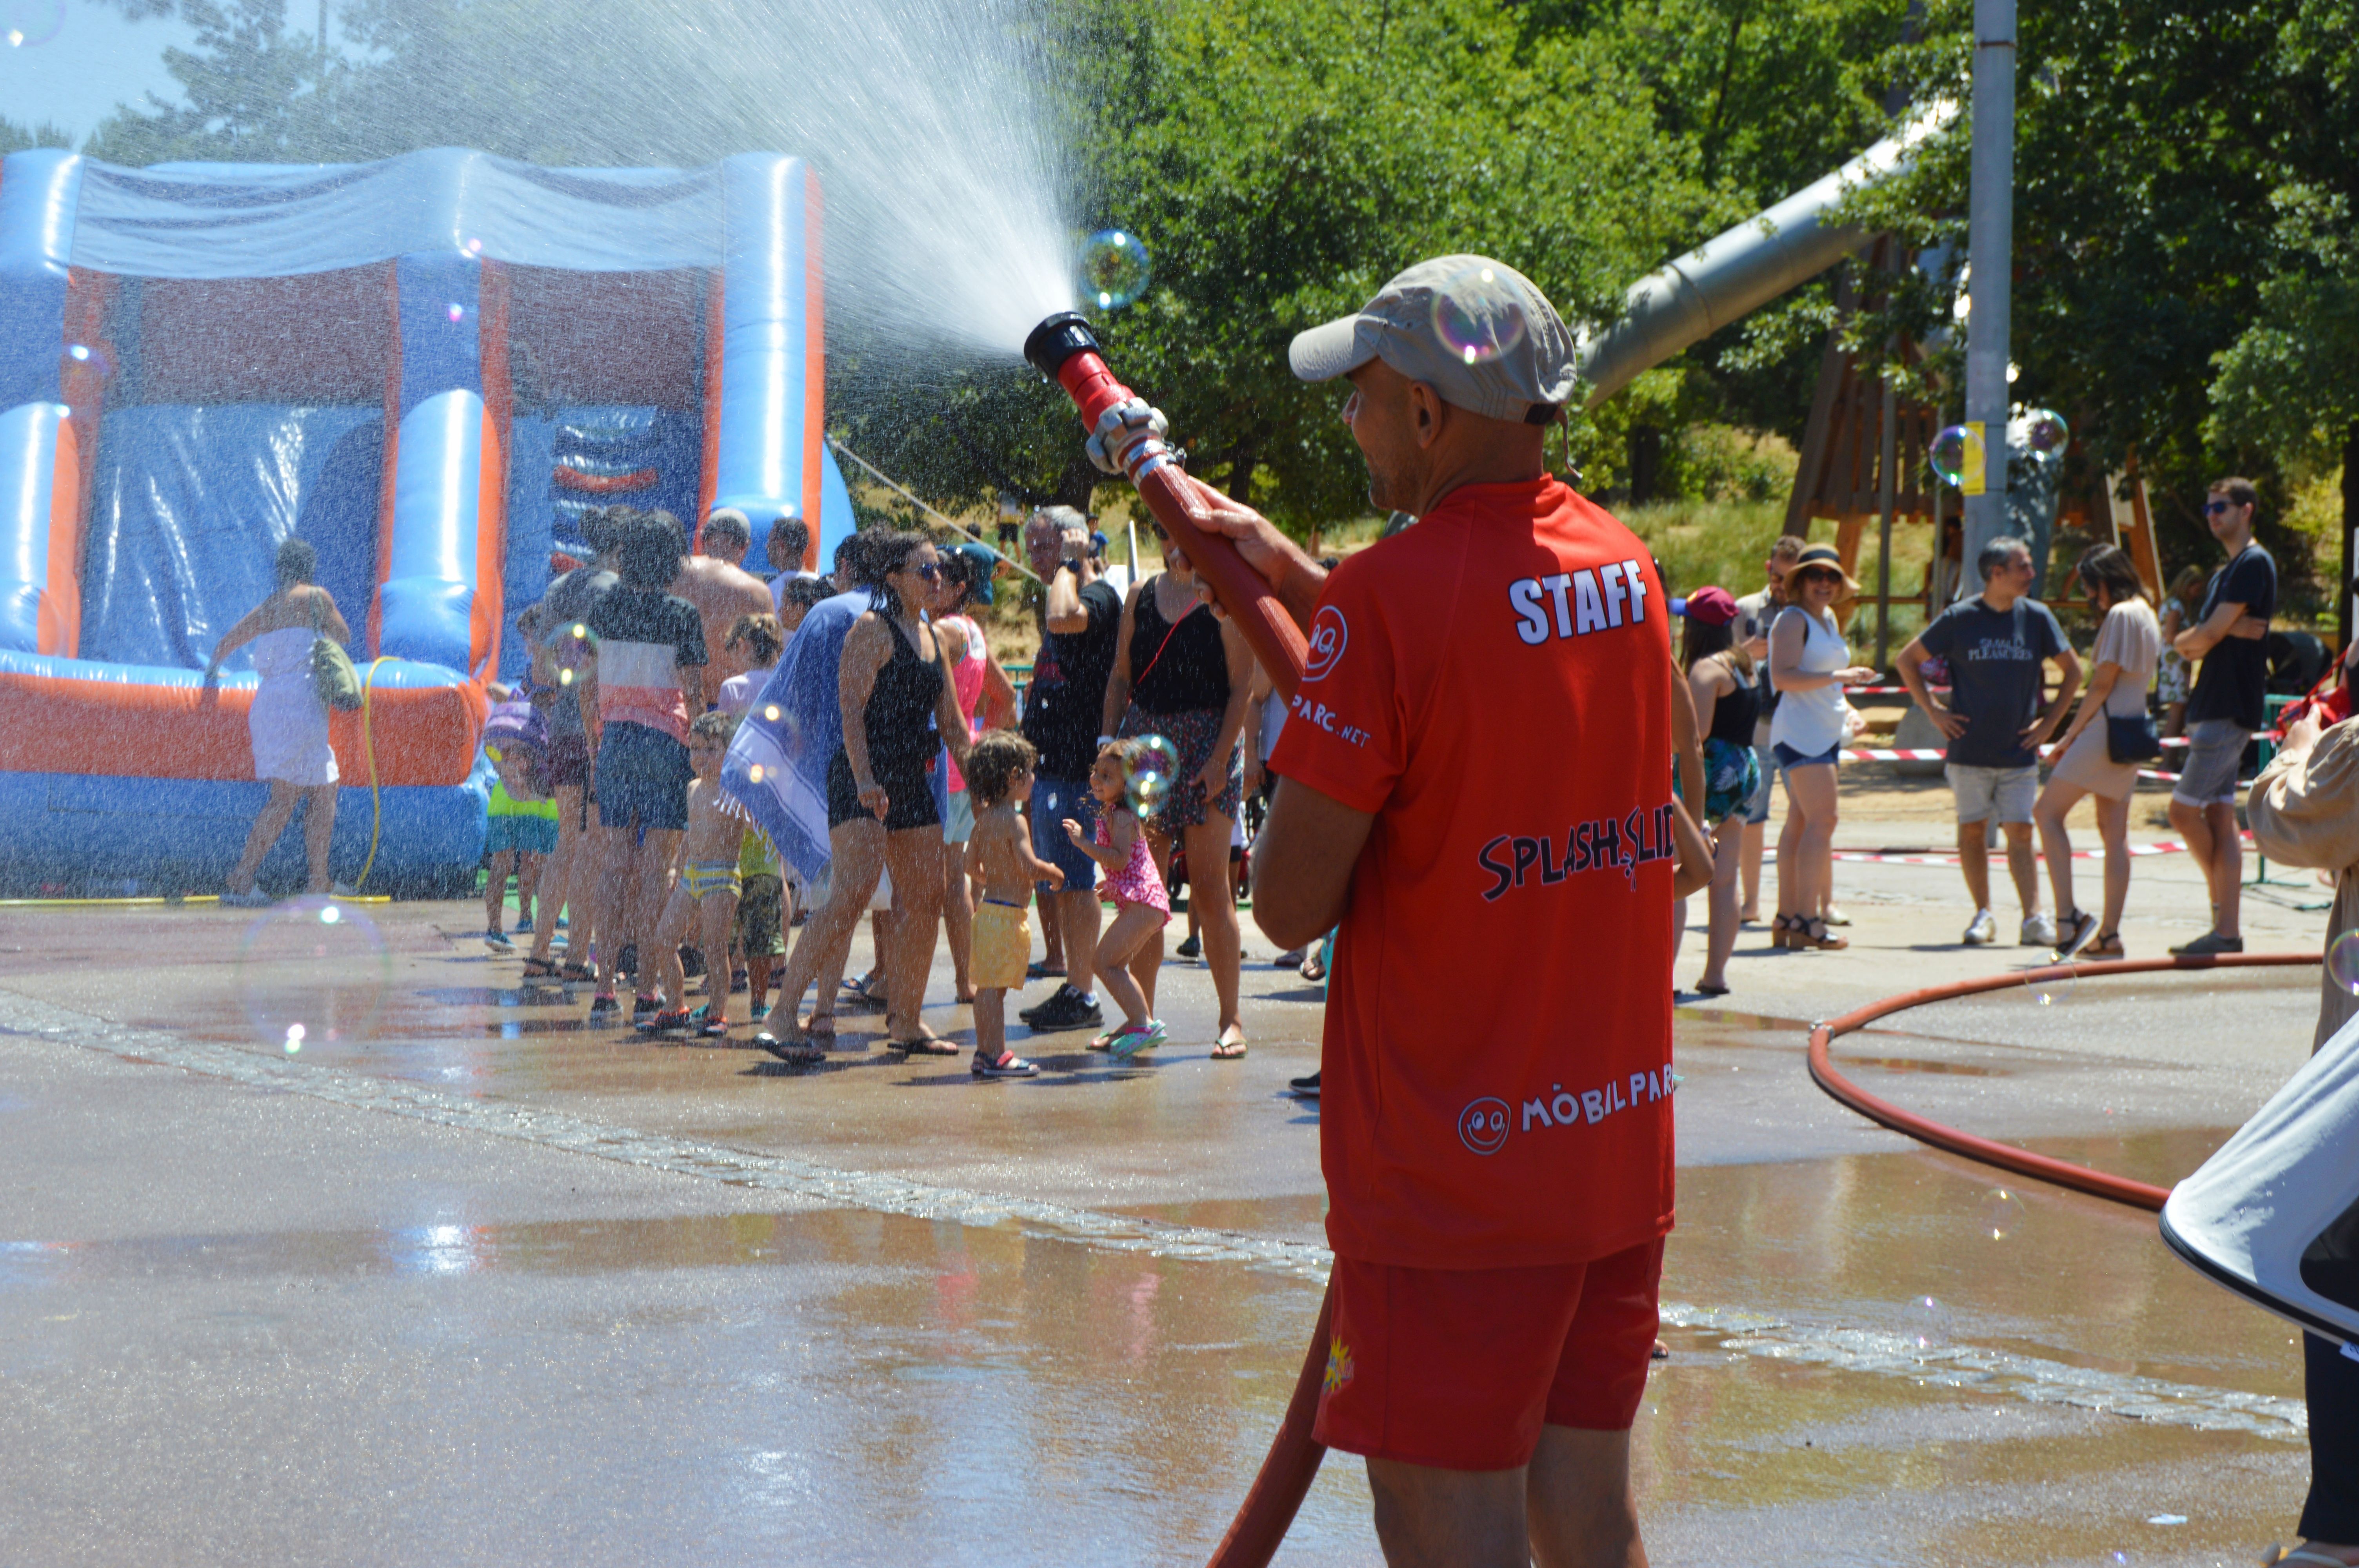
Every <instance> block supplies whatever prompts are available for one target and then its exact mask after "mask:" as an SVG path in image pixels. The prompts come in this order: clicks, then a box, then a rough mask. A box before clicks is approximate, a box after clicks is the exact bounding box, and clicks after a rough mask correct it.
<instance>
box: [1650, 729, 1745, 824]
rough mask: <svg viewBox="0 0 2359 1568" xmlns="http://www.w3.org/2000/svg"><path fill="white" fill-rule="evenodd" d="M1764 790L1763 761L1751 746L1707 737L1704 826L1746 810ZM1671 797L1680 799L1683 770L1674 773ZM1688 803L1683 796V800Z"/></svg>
mask: <svg viewBox="0 0 2359 1568" xmlns="http://www.w3.org/2000/svg"><path fill="white" fill-rule="evenodd" d="M1760 787H1761V761H1760V758H1759V756H1758V755H1757V754H1756V752H1754V750H1753V748H1752V747H1750V746H1740V745H1738V744H1737V743H1736V742H1735V741H1723V740H1721V739H1720V738H1719V737H1718V736H1716V735H1707V736H1705V737H1704V741H1703V825H1704V826H1705V827H1713V826H1715V825H1717V824H1719V823H1721V822H1723V821H1726V820H1727V819H1728V818H1729V817H1731V816H1735V815H1736V814H1737V813H1738V812H1740V811H1742V810H1744V809H1745V803H1746V802H1747V801H1749V800H1751V799H1752V798H1753V792H1754V791H1755V790H1757V789H1759V788H1760ZM1671 793H1672V794H1673V795H1680V770H1679V769H1678V768H1677V767H1676V766H1675V767H1673V768H1672V769H1671ZM1680 798H1681V799H1685V798H1686V797H1685V796H1684V795H1681V796H1680Z"/></svg>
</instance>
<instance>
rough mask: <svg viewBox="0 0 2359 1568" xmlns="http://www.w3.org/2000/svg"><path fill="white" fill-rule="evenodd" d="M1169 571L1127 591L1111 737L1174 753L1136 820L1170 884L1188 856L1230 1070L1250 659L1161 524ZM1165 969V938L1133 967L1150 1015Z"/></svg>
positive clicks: (1240, 1044) (1237, 1046)
mask: <svg viewBox="0 0 2359 1568" xmlns="http://www.w3.org/2000/svg"><path fill="white" fill-rule="evenodd" d="M1155 533H1156V536H1157V537H1158V538H1159V539H1161V540H1162V541H1163V562H1164V565H1165V567H1166V568H1169V569H1168V570H1165V571H1162V572H1158V573H1157V574H1156V575H1155V576H1153V577H1151V578H1148V579H1147V580H1146V581H1144V582H1142V583H1140V584H1138V585H1137V586H1136V588H1134V589H1131V592H1130V599H1129V601H1128V602H1127V603H1125V605H1124V606H1123V610H1122V626H1121V630H1120V632H1119V633H1118V635H1117V639H1116V641H1115V643H1114V648H1115V654H1114V673H1113V675H1112V676H1110V677H1109V678H1108V679H1107V681H1106V695H1105V733H1107V734H1109V735H1115V736H1120V737H1123V738H1125V739H1128V738H1131V737H1135V736H1140V735H1160V736H1162V737H1163V738H1164V739H1166V740H1168V741H1170V742H1171V745H1172V749H1173V751H1174V752H1177V753H1178V756H1179V766H1178V768H1176V769H1175V770H1174V771H1173V773H1172V776H1171V778H1170V780H1169V795H1167V796H1166V798H1165V800H1164V802H1163V805H1162V808H1161V809H1160V810H1159V811H1157V812H1156V813H1155V814H1154V815H1152V816H1148V815H1147V814H1146V813H1143V812H1142V813H1141V814H1140V815H1141V816H1142V817H1144V818H1145V820H1146V823H1147V838H1148V841H1149V842H1150V843H1151V844H1152V845H1153V846H1154V849H1155V860H1156V865H1157V867H1158V869H1159V870H1160V871H1162V872H1163V873H1164V875H1165V877H1166V878H1167V879H1169V876H1170V874H1171V855H1172V850H1173V849H1175V848H1184V849H1186V851H1187V857H1188V885H1189V887H1190V893H1189V897H1188V905H1189V909H1190V912H1191V913H1194V914H1195V915H1196V918H1197V922H1198V925H1200V926H1201V932H1202V936H1201V940H1202V942H1203V954H1204V962H1205V964H1206V966H1207V967H1208V968H1211V969H1212V989H1214V990H1215V991H1217V992H1218V993H1219V995H1220V999H1221V1033H1220V1038H1219V1040H1218V1041H1217V1042H1216V1043H1215V1044H1214V1045H1213V1048H1212V1054H1213V1055H1214V1056H1215V1057H1218V1058H1220V1059H1222V1060H1223V1061H1227V1060H1232V1059H1234V1058H1235V1057H1238V1056H1242V1055H1244V1054H1245V1029H1244V1028H1243V1026H1242V1025H1241V1024H1240V1023H1239V1022H1238V1019H1237V990H1238V969H1239V966H1240V947H1239V940H1240V938H1239V934H1238V931H1237V904H1236V890H1235V889H1234V887H1232V886H1231V885H1230V881H1229V833H1230V827H1231V825H1232V824H1233V823H1234V822H1235V820H1236V815H1237V807H1238V806H1239V804H1240V803H1241V801H1242V799H1243V797H1244V795H1245V758H1244V754H1243V753H1242V752H1240V751H1239V750H1238V748H1237V737H1238V734H1239V732H1240V731H1241V730H1243V729H1244V727H1245V702H1246V699H1247V698H1248V697H1250V696H1251V695H1252V689H1251V688H1252V686H1253V652H1252V650H1251V649H1250V648H1249V647H1248V646H1247V645H1246V643H1245V635H1244V633H1240V632H1239V631H1238V630H1237V629H1236V628H1235V627H1234V625H1232V624H1230V623H1229V622H1226V621H1223V620H1222V619H1221V618H1220V617H1218V616H1216V615H1214V614H1213V613H1212V610H1211V608H1210V607H1209V606H1207V605H1206V604H1205V603H1204V602H1203V600H1201V599H1199V598H1198V597H1197V594H1196V574H1195V572H1194V571H1193V569H1191V568H1190V566H1189V564H1188V557H1186V556H1185V555H1183V554H1181V553H1180V549H1179V548H1178V546H1174V545H1173V544H1172V543H1171V541H1170V539H1169V536H1168V535H1165V534H1164V532H1163V530H1162V528H1161V527H1160V526H1159V525H1158V527H1157V528H1156V530H1155ZM1162 960H1163V938H1162V937H1161V936H1160V935H1158V936H1157V937H1156V939H1155V940H1154V941H1153V942H1151V943H1149V944H1147V949H1146V951H1145V952H1143V953H1142V954H1141V955H1140V957H1138V958H1137V959H1135V960H1133V964H1132V969H1133V973H1134V974H1135V975H1136V978H1137V979H1138V983H1139V989H1142V990H1144V991H1145V992H1146V993H1147V1011H1149V1012H1150V1013H1151V1012H1153V1011H1154V1007H1155V969H1156V966H1158V964H1160V963H1161V962H1162Z"/></svg>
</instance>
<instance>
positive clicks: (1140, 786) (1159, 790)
mask: <svg viewBox="0 0 2359 1568" xmlns="http://www.w3.org/2000/svg"><path fill="white" fill-rule="evenodd" d="M1127 798H1128V800H1129V802H1130V808H1131V810H1133V811H1135V812H1136V813H1138V815H1139V816H1154V815H1155V814H1156V813H1157V812H1158V811H1161V810H1162V809H1163V803H1164V802H1165V801H1167V800H1169V799H1170V798H1171V780H1170V777H1169V775H1168V774H1165V773H1158V772H1157V771H1156V770H1155V769H1153V768H1141V769H1139V770H1138V772H1136V773H1133V774H1131V776H1130V792H1129V795H1128V796H1127Z"/></svg>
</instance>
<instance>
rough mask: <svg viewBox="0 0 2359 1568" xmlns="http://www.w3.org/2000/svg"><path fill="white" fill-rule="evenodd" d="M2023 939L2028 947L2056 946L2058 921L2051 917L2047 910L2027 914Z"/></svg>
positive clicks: (2024, 920) (2023, 942)
mask: <svg viewBox="0 0 2359 1568" xmlns="http://www.w3.org/2000/svg"><path fill="white" fill-rule="evenodd" d="M2021 940H2022V944H2023V946H2026V947H2051V948H2052V947H2054V946H2056V922H2055V921H2053V920H2051V919H2049V916H2048V914H2047V913H2046V912H2045V911H2042V912H2041V913H2040V914H2027V915H2025V916H2024V917H2023V934H2022V938H2021Z"/></svg>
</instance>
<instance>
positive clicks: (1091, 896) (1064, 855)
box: [1018, 506, 1122, 1033]
mask: <svg viewBox="0 0 2359 1568" xmlns="http://www.w3.org/2000/svg"><path fill="white" fill-rule="evenodd" d="M1024 548H1025V552H1026V554H1027V555H1028V556H1029V557H1031V561H1032V569H1033V570H1034V571H1036V572H1038V574H1039V575H1040V579H1041V581H1043V582H1045V583H1046V584H1048V593H1047V595H1046V599H1045V602H1044V603H1043V604H1042V606H1041V617H1040V652H1039V654H1038V656H1037V657H1036V658H1035V659H1034V661H1033V664H1032V686H1031V688H1030V690H1028V691H1027V693H1026V694H1025V698H1024V724H1023V728H1024V738H1025V739H1026V740H1027V741H1031V742H1032V744H1033V745H1034V746H1035V747H1037V748H1038V751H1039V753H1040V762H1039V766H1038V769H1037V770H1036V771H1035V773H1034V778H1033V785H1032V806H1031V812H1032V852H1033V853H1034V854H1036V855H1038V856H1039V857H1040V859H1042V860H1046V861H1048V862H1049V864H1050V865H1053V866H1056V867H1057V868H1059V869H1060V870H1061V871H1063V872H1064V873H1065V885H1064V888H1063V890H1062V891H1052V890H1051V889H1050V888H1049V885H1048V884H1047V883H1045V882H1044V883H1042V884H1041V887H1040V901H1041V903H1042V904H1043V905H1044V906H1047V905H1049V903H1050V902H1051V901H1052V900H1053V901H1054V906H1055V910H1056V920H1057V928H1058V932H1059V934H1060V937H1061V940H1062V944H1063V946H1064V950H1065V965H1066V979H1065V983H1064V984H1063V985H1061V986H1060V987H1059V988H1058V989H1057V991H1056V993H1055V994H1054V995H1053V996H1051V997H1049V1000H1046V1001H1044V1002H1042V1003H1040V1004H1039V1005H1038V1006H1037V1007H1032V1008H1027V1009H1026V1010H1024V1011H1023V1012H1022V1013H1021V1014H1019V1015H1018V1016H1020V1017H1021V1018H1022V1019H1023V1020H1024V1022H1026V1023H1027V1024H1029V1025H1030V1026H1031V1027H1032V1028H1033V1029H1034V1030H1035V1031H1036V1032H1038V1033H1049V1032H1050V1031H1053V1030H1060V1029H1080V1028H1084V1027H1086V1028H1090V1029H1096V1028H1099V1027H1101V1026H1102V1025H1103V1023H1104V1022H1105V1020H1104V1017H1103V1014H1102V1013H1101V1012H1100V1011H1099V1010H1098V1003H1097V997H1096V995H1095V993H1094V992H1093V989H1092V986H1091V981H1092V975H1091V972H1090V960H1091V957H1092V956H1093V954H1094V953H1095V952H1096V951H1097V941H1098V895H1097V870H1098V868H1097V862H1096V861H1094V860H1091V859H1090V858H1089V856H1088V855H1086V854H1084V853H1083V852H1082V850H1081V849H1077V848H1076V847H1075V846H1074V845H1073V843H1072V841H1071V839H1069V838H1067V837H1066V835H1065V832H1064V829H1063V828H1062V827H1060V824H1061V823H1062V822H1063V821H1064V820H1065V819H1066V818H1067V817H1071V818H1072V819H1073V820H1074V821H1077V822H1079V823H1081V824H1082V830H1083V837H1085V838H1086V837H1088V836H1089V835H1090V834H1091V833H1093V832H1094V831H1095V828H1096V823H1097V802H1096V800H1095V799H1094V798H1093V796H1092V795H1091V794H1090V790H1089V777H1090V767H1091V764H1092V763H1093V762H1095V761H1096V758H1097V734H1098V720H1099V719H1100V717H1101V715H1102V711H1103V708H1104V706H1105V688H1106V677H1107V676H1109V675H1110V674H1111V673H1112V672H1113V670H1114V634H1115V630H1116V628H1117V627H1118V626H1119V625H1120V623H1121V621H1122V600H1121V597H1120V596H1119V595H1117V594H1116V593H1115V592H1114V588H1113V585H1111V584H1109V583H1106V582H1103V581H1101V580H1100V579H1099V576H1098V568H1097V563H1096V561H1095V560H1094V559H1093V558H1092V557H1091V555H1090V526H1089V520H1088V519H1087V518H1085V517H1083V516H1082V514H1080V513H1079V512H1076V511H1074V510H1073V509H1072V508H1071V507H1070V506H1047V507H1043V508H1041V509H1040V510H1039V511H1038V512H1035V513H1034V514H1032V518H1031V521H1029V522H1028V523H1027V524H1025V525H1024Z"/></svg>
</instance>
